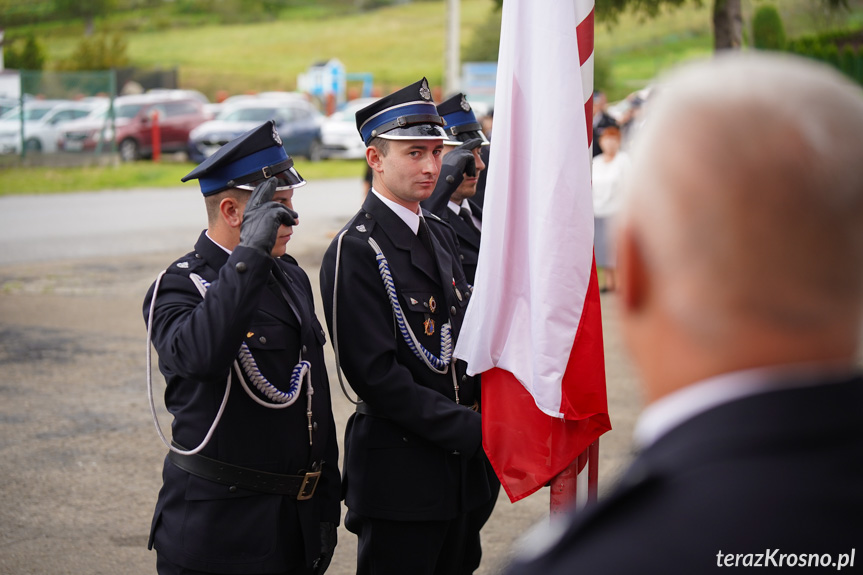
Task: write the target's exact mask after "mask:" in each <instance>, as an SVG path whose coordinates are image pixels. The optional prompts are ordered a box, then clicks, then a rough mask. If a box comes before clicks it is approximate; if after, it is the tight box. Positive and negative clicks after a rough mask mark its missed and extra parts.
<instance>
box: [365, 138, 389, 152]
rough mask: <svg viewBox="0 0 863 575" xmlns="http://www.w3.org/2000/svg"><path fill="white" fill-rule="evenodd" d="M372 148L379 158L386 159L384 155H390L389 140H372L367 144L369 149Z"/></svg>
mask: <svg viewBox="0 0 863 575" xmlns="http://www.w3.org/2000/svg"><path fill="white" fill-rule="evenodd" d="M372 146H374V147H375V149H377V151H378V154H380V155H381V156H384V157H386V155H387V154H389V153H390V140H387V139H386V138H381V137H377V138H372V140H371V141H370V142H369V147H370V148H371V147H372Z"/></svg>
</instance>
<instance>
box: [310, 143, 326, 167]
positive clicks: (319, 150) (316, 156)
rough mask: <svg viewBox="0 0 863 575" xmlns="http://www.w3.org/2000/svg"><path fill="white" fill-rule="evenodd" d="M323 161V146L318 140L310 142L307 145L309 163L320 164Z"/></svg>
mask: <svg viewBox="0 0 863 575" xmlns="http://www.w3.org/2000/svg"><path fill="white" fill-rule="evenodd" d="M323 159H324V145H323V144H322V143H321V141H320V140H312V143H311V144H309V161H310V162H320V161H321V160H323Z"/></svg>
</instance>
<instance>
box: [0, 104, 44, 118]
mask: <svg viewBox="0 0 863 575" xmlns="http://www.w3.org/2000/svg"><path fill="white" fill-rule="evenodd" d="M50 111H51V108H41V107H40V108H28V107H27V105H26V104H25V105H24V120H25V121H27V122H30V121H33V120H39V119H41V118H42V117H43V116H44V115H45V114H47V113H48V112H50ZM2 119H4V120H20V119H21V108H20V107H18V108H15V109H14V110H9V111H8V112H6V114H4V115H3V118H2Z"/></svg>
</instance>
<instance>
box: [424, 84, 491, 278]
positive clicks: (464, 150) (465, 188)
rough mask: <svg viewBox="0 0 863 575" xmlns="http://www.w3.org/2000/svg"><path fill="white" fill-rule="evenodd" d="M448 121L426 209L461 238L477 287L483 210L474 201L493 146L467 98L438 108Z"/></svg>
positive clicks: (468, 270)
mask: <svg viewBox="0 0 863 575" xmlns="http://www.w3.org/2000/svg"><path fill="white" fill-rule="evenodd" d="M437 111H438V114H440V115H441V117H442V118H443V119H444V121H446V127H445V130H446V133H447V136H448V139H447V140H445V141H444V147H443V154H442V158H443V160H442V163H441V172H440V177H439V178H438V181H437V185H436V186H435V190H434V192H433V193H432V195H431V196H430V197H429V198H428V199H426V200H423V201H422V207H423V208H425V209H427V210H428V211H430V212H431V213H433V214H434V215H436V216H437V217H439V218H440V219H442V220H443V221H445V222H447V223H448V224H449V225H450V226H452V228H453V230H454V231H455V233H456V237H457V238H458V253H456V254H455V256H456V257H458V258H459V260H460V261H461V265H462V267H463V268H464V273H465V277H467V281H468V283H469V284H470V285H473V282H474V277H475V275H476V264H477V261H478V259H479V240H480V234H481V232H482V208H480V207H479V206H478V205H476V204H475V203H474V202H473V201H472V198H473V197H474V196H475V195H476V191H477V183H478V181H479V177H480V175H481V174H482V172H483V170H485V162H483V161H482V157H481V151H482V148H483V147H488V145H489V143H488V140H487V139H486V137H485V135H484V134H483V132H482V131H481V129H480V124H479V122H477V119H476V116H475V115H474V113H473V110H472V109H471V107H470V104H469V103H468V101H467V99H466V98H465V96H464V94H461V93H459V94H456V95H455V96H453V97H451V98H449V99H448V100H446V101H445V102H443V103H441V104H439V105H438V107H437Z"/></svg>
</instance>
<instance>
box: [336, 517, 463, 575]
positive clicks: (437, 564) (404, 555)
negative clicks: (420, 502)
mask: <svg viewBox="0 0 863 575" xmlns="http://www.w3.org/2000/svg"><path fill="white" fill-rule="evenodd" d="M468 523H469V518H468V514H462V515H459V516H458V517H456V518H455V519H451V520H449V521H390V520H387V519H376V518H373V517H365V516H361V515H358V514H356V513H353V512H352V511H350V510H348V513H347V516H346V517H345V527H346V528H347V530H348V531H350V532H351V533H355V534H356V535H357V536H358V537H359V542H358V544H357V575H404V574H406V573H410V574H411V575H468V574H470V573H472V572H473V567H470V566H468V565H467V562H466V556H465V553H466V550H467V547H468V545H467V541H466V536H467V532H468Z"/></svg>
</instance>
